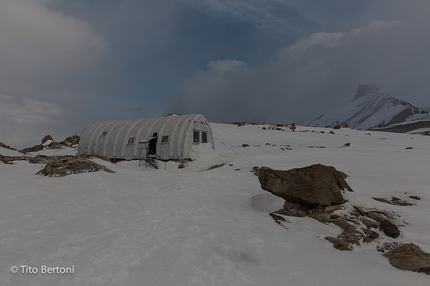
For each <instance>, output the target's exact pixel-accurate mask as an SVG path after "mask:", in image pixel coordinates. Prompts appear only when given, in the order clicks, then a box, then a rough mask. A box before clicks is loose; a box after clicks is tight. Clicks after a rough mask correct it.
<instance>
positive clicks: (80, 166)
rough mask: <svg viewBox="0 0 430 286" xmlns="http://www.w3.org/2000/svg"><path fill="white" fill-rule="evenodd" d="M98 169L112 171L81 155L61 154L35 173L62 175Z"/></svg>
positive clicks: (50, 175)
mask: <svg viewBox="0 0 430 286" xmlns="http://www.w3.org/2000/svg"><path fill="white" fill-rule="evenodd" d="M100 170H103V171H106V172H109V173H114V172H113V171H112V170H110V169H109V168H107V167H105V166H103V165H100V164H97V163H95V162H93V161H91V160H89V159H87V158H85V157H83V156H79V157H75V156H61V157H53V158H52V160H51V161H49V162H48V163H47V164H46V166H45V167H44V168H43V169H42V170H40V171H39V172H37V175H43V176H49V177H64V176H67V175H71V174H79V173H89V172H97V171H100Z"/></svg>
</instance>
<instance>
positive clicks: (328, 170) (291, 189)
mask: <svg viewBox="0 0 430 286" xmlns="http://www.w3.org/2000/svg"><path fill="white" fill-rule="evenodd" d="M346 177H347V176H346V174H344V173H342V172H339V171H337V170H336V169H335V168H334V167H332V166H324V165H321V164H315V165H311V166H309V167H305V168H296V169H291V170H289V171H279V170H273V169H270V168H268V167H261V168H260V174H259V176H258V179H259V181H260V184H261V188H262V189H263V190H266V191H268V192H270V193H272V194H274V195H275V196H278V197H281V198H283V199H285V200H287V201H289V202H292V203H299V204H302V205H305V206H311V207H317V206H319V205H321V206H324V207H327V206H331V205H339V204H342V203H344V202H345V200H344V198H343V196H342V193H341V191H340V190H344V189H347V190H348V191H351V192H352V189H351V187H350V186H349V185H348V183H346V181H345V178H346Z"/></svg>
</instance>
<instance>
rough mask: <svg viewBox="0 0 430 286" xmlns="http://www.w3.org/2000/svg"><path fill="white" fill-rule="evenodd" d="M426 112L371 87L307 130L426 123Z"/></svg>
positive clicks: (313, 121)
mask: <svg viewBox="0 0 430 286" xmlns="http://www.w3.org/2000/svg"><path fill="white" fill-rule="evenodd" d="M427 118H429V114H428V111H426V110H425V109H423V108H419V107H416V106H413V105H412V104H410V103H408V102H405V101H402V100H399V99H397V98H395V97H392V96H390V95H388V94H386V93H383V92H380V89H379V87H378V86H376V85H373V84H368V85H360V86H359V87H358V90H357V93H356V95H355V97H354V98H353V100H352V101H351V102H350V103H348V104H346V105H343V106H341V107H339V108H336V109H333V110H331V111H329V112H327V113H325V114H323V115H321V116H319V117H317V118H316V119H314V120H312V121H311V122H309V123H308V124H307V125H308V126H326V125H331V126H333V125H345V124H348V125H349V126H350V127H351V128H357V129H368V128H372V127H383V126H387V125H391V124H396V123H401V122H405V121H412V120H419V119H427Z"/></svg>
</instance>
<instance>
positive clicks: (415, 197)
mask: <svg viewBox="0 0 430 286" xmlns="http://www.w3.org/2000/svg"><path fill="white" fill-rule="evenodd" d="M409 197H410V198H411V199H414V200H418V201H419V200H421V198H420V197H418V196H409Z"/></svg>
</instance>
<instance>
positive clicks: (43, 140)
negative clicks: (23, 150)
mask: <svg viewBox="0 0 430 286" xmlns="http://www.w3.org/2000/svg"><path fill="white" fill-rule="evenodd" d="M48 140H49V141H54V139H53V138H52V136H51V135H46V136H45V137H43V138H42V141H41V142H40V143H41V144H45V143H46V141H48Z"/></svg>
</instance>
